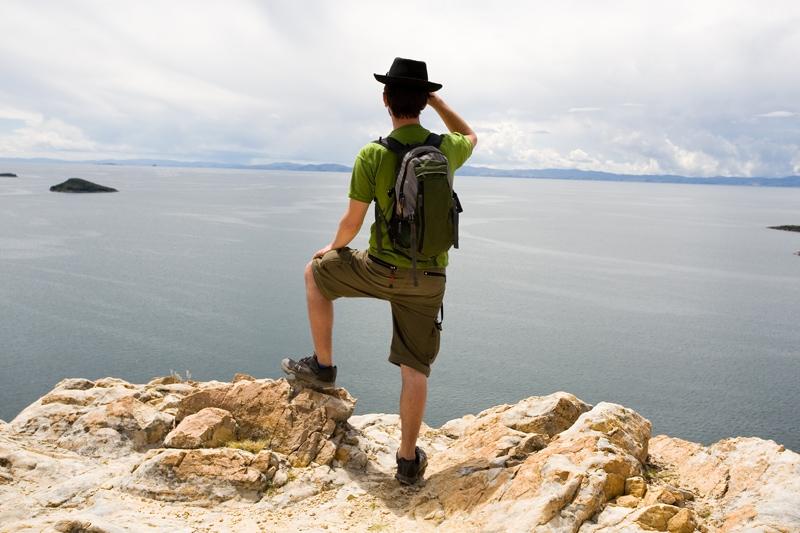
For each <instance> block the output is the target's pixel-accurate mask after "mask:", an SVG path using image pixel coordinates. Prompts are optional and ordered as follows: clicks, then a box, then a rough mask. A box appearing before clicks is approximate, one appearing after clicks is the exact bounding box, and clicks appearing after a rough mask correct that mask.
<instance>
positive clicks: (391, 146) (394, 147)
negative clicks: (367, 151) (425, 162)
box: [372, 137, 410, 157]
mask: <svg viewBox="0 0 800 533" xmlns="http://www.w3.org/2000/svg"><path fill="white" fill-rule="evenodd" d="M372 142H374V143H375V144H380V145H381V146H383V147H384V148H386V149H388V150H391V151H392V152H394V153H395V154H397V155H398V156H400V157H401V156H403V155H405V153H406V152H408V149H409V148H410V147H409V146H407V145H405V144H403V143H401V142H400V141H398V140H397V139H394V138H392V137H380V138H378V140H376V141H372Z"/></svg>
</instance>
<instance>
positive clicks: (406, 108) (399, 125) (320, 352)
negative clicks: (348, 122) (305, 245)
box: [281, 57, 478, 485]
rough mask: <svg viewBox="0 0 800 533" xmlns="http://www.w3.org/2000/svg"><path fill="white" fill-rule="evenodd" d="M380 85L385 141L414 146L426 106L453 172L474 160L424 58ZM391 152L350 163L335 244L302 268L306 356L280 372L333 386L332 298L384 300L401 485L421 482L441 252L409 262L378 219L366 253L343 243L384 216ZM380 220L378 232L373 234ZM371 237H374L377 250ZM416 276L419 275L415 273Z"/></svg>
mask: <svg viewBox="0 0 800 533" xmlns="http://www.w3.org/2000/svg"><path fill="white" fill-rule="evenodd" d="M375 79H376V80H378V81H379V82H381V83H383V84H384V91H383V103H384V105H385V106H386V107H387V108H388V111H389V116H390V117H391V120H392V127H393V131H392V133H391V134H390V137H391V138H394V139H396V140H397V141H399V142H400V143H402V144H404V145H412V144H417V143H422V142H424V141H425V140H426V138H427V137H428V135H429V134H430V132H429V131H428V130H426V129H425V128H423V127H422V126H421V125H420V120H419V115H420V112H421V111H422V110H423V109H424V108H425V107H426V105H429V106H430V107H432V108H433V109H434V110H435V111H436V112H437V113H438V114H439V116H440V117H441V119H442V121H443V122H444V124H445V126H447V128H448V130H450V133H447V134H445V135H442V139H441V144H440V146H439V149H440V150H441V151H442V153H443V154H444V155H445V156H446V157H447V159H448V162H449V168H450V172H451V173H452V172H454V171H455V170H456V169H457V168H458V167H460V166H461V165H462V164H463V163H464V162H465V161H466V160H467V158H468V157H469V156H470V155H471V154H472V149H473V147H474V146H475V144H476V143H477V142H478V137H477V136H476V135H475V132H474V131H472V128H470V127H469V125H468V124H467V123H466V122H465V121H464V120H463V119H462V118H461V117H459V116H458V114H456V112H455V111H453V110H452V109H451V108H450V107H449V106H448V105H447V104H446V103H445V102H444V100H442V99H441V98H440V97H439V96H437V95H436V94H435V92H436V91H438V90H439V89H441V87H442V86H441V84H438V83H432V82H429V81H428V72H427V66H426V65H425V63H424V62H422V61H414V60H410V59H403V58H399V57H398V58H396V59H395V60H394V62H393V63H392V66H391V68H390V69H389V72H387V73H386V75H379V74H375ZM397 163H398V161H397V156H396V155H395V153H394V152H392V151H391V150H389V149H387V148H386V147H385V146H383V145H381V144H379V143H370V144H368V145H366V146H364V147H363V148H362V149H361V151H360V152H359V154H358V156H357V157H356V161H355V165H354V166H353V175H352V178H351V182H350V193H349V197H350V203H349V206H348V208H347V211H346V212H345V214H344V216H343V217H342V219H341V222H340V223H339V229H338V231H337V232H336V236H335V237H334V239H333V241H332V242H331V243H330V244H329V245H328V246H326V247H324V248H322V249H321V250H319V251H318V252H317V253H315V254H314V257H313V258H312V260H311V262H310V263H308V265H306V269H305V281H306V301H307V305H308V319H309V323H310V327H311V336H312V338H313V341H314V353H313V354H312V355H311V356H309V357H305V358H303V359H301V360H299V361H295V360H292V359H284V360H283V362H282V363H281V366H282V367H283V370H284V371H285V372H286V373H287V374H289V375H290V377H293V378H294V379H297V380H300V381H304V382H307V383H310V384H312V385H314V386H319V387H333V386H335V381H336V367H335V366H333V353H332V336H333V300H335V299H336V298H339V297H372V298H379V299H382V300H387V301H389V302H390V303H391V308H392V321H393V336H392V343H391V350H390V355H389V361H390V362H392V363H394V364H396V365H398V366H399V367H400V373H401V376H402V381H403V385H402V390H401V393H400V421H401V434H402V438H401V443H400V449H399V450H398V452H397V474H396V476H395V477H396V478H397V479H398V480H399V481H400V482H401V483H403V484H407V485H412V484H415V483H417V482H418V481H420V480H421V479H422V477H423V474H424V473H425V467H426V466H427V457H426V455H425V452H423V451H422V450H421V449H420V448H418V447H417V446H416V442H417V436H418V435H419V428H420V425H421V423H422V416H423V413H424V412H425V401H426V397H427V391H428V376H429V375H430V370H431V364H432V363H433V360H434V358H435V357H436V354H437V353H438V351H439V330H440V328H441V324H440V323H439V322H437V316H438V313H439V309H440V307H441V304H442V298H443V297H444V291H445V267H446V266H447V260H448V258H447V252H444V253H442V254H440V255H438V256H437V257H434V258H432V259H427V260H425V259H420V260H418V261H417V266H416V270H414V271H412V269H411V268H410V267H411V266H412V265H411V259H410V258H409V257H407V256H406V255H404V254H403V253H400V252H399V251H397V250H395V249H394V248H393V246H392V242H391V239H390V237H389V235H388V234H389V232H388V231H387V228H386V227H385V222H382V221H379V220H377V218H376V222H375V224H373V226H372V231H371V237H370V245H369V250H368V251H357V250H352V249H350V248H348V247H347V245H348V244H349V243H350V241H352V240H353V238H354V237H355V236H356V235H357V234H358V231H359V229H360V228H361V225H362V223H363V221H364V217H365V215H366V214H367V210H368V208H369V206H370V203H371V202H372V201H373V200H374V201H376V202H377V203H378V206H379V207H380V209H382V211H383V212H384V213H387V212H390V210H391V205H392V202H391V198H390V197H389V195H390V191H391V190H392V189H393V187H394V182H395V177H396V172H397ZM377 224H384V227H383V228H376V225H377ZM378 239H380V240H381V243H380V245H379V243H378ZM417 273H419V274H420V275H416V274H417Z"/></svg>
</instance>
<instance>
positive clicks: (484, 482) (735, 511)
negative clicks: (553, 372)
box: [0, 374, 800, 533]
mask: <svg viewBox="0 0 800 533" xmlns="http://www.w3.org/2000/svg"><path fill="white" fill-rule="evenodd" d="M354 405H355V400H354V399H353V398H352V397H351V396H350V395H349V394H348V393H347V391H345V390H344V389H336V390H333V391H328V392H318V391H314V390H311V389H304V388H299V389H293V388H292V386H291V385H290V384H289V383H287V382H286V381H285V380H268V379H255V378H253V377H252V376H248V375H244V374H238V375H237V376H236V377H235V379H234V381H232V382H230V383H224V382H195V381H182V380H180V378H178V377H177V376H175V375H173V376H167V377H162V378H156V379H154V380H152V381H150V382H149V383H147V384H145V385H136V384H131V383H127V382H125V381H122V380H119V379H113V378H105V379H101V380H96V381H90V380H85V379H68V380H64V381H62V382H60V383H59V384H58V385H57V386H56V387H55V388H54V389H53V390H52V391H51V392H49V393H48V394H46V395H45V396H43V397H42V398H41V399H40V400H38V401H37V402H35V403H34V404H32V405H31V406H29V407H28V408H26V409H25V410H24V411H22V412H21V413H20V414H19V415H18V416H17V417H16V418H15V419H14V420H12V421H11V423H3V422H0V532H4V531H42V530H50V531H53V530H55V531H96V532H106V531H108V532H110V531H123V530H129V529H136V528H138V527H140V526H141V525H142V524H143V523H144V522H143V520H146V523H147V527H148V528H152V529H154V530H164V531H196V530H211V531H262V530H269V531H273V530H275V531H283V530H287V531H306V530H319V529H327V530H331V531H340V530H350V531H459V532H460V531H526V532H527V531H534V532H551V531H552V532H561V531H569V532H579V533H601V532H602V533H607V532H652V531H669V532H673V533H690V532H692V531H702V532H711V531H723V532H733V531H739V532H745V531H798V530H800V517H798V514H797V509H798V508H800V455H798V454H796V453H794V452H792V451H789V450H786V449H784V448H782V447H781V446H779V445H777V444H775V443H773V442H771V441H764V440H761V439H756V438H747V439H742V438H739V439H728V440H724V441H720V442H718V443H716V444H714V445H711V446H702V445H700V444H695V443H691V442H687V441H682V440H680V439H673V438H670V437H665V436H659V437H656V438H652V439H651V438H650V422H648V421H647V420H646V419H644V418H643V417H641V416H640V415H639V414H637V413H635V412H634V411H632V410H630V409H627V408H625V407H623V406H621V405H616V404H612V403H600V404H598V405H596V406H594V407H592V406H590V405H588V404H586V403H585V402H583V401H581V400H580V399H578V398H576V397H575V396H573V395H571V394H567V393H563V392H559V393H554V394H550V395H547V396H534V397H530V398H527V399H524V400H522V401H520V402H518V403H516V404H513V405H501V406H497V407H493V408H491V409H487V410H486V411H483V412H481V413H479V414H477V415H467V416H465V417H463V418H460V419H456V420H452V421H450V422H448V423H446V424H444V425H443V426H442V427H441V428H438V429H437V428H431V427H428V426H425V425H423V428H422V431H421V434H420V445H421V446H422V447H424V448H425V449H426V450H427V452H428V456H429V467H428V471H427V474H426V480H427V481H426V483H425V485H424V486H421V487H416V488H407V487H402V486H400V485H399V484H398V483H397V482H396V481H395V480H394V477H393V476H394V468H395V452H396V450H397V447H398V442H399V439H400V427H399V417H398V416H397V415H382V414H368V415H359V416H353V415H352V413H353V408H354ZM223 503H224V504H223ZM221 504H222V505H221ZM145 517H146V518H145Z"/></svg>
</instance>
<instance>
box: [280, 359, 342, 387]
mask: <svg viewBox="0 0 800 533" xmlns="http://www.w3.org/2000/svg"><path fill="white" fill-rule="evenodd" d="M281 368H283V371H284V372H286V374H288V376H289V377H290V378H294V379H296V380H298V381H302V382H304V383H306V384H308V385H312V386H315V387H319V388H322V389H332V388H334V387H336V367H335V366H329V367H326V368H320V366H319V362H318V361H317V356H316V354H314V355H310V356H308V357H303V358H302V359H300V360H299V361H295V360H294V359H289V358H286V359H284V360H283V361H281Z"/></svg>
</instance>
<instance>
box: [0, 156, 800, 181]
mask: <svg viewBox="0 0 800 533" xmlns="http://www.w3.org/2000/svg"><path fill="white" fill-rule="evenodd" d="M0 162H2V163H3V164H6V165H9V166H12V165H13V163H14V162H28V163H59V164H69V163H82V164H94V165H120V166H123V165H130V166H158V167H184V168H233V169H245V170H283V171H304V172H350V171H351V170H352V168H351V167H349V166H346V165H339V164H336V163H319V164H303V163H269V164H265V165H239V164H235V163H213V162H208V161H173V160H169V159H101V160H90V161H65V160H61V159H50V158H31V159H19V158H0ZM0 170H14V169H10V168H9V169H0ZM458 174H459V175H460V176H484V177H498V178H531V179H537V178H538V179H559V180H578V181H628V182H645V183H688V184H692V185H697V184H701V185H746V186H755V187H800V176H786V177H783V178H760V177H725V176H716V177H713V178H690V177H687V176H677V175H672V174H614V173H611V172H599V171H595V170H577V169H555V168H550V169H538V170H537V169H500V168H491V167H476V166H464V167H461V168H460V169H459V170H458Z"/></svg>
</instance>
